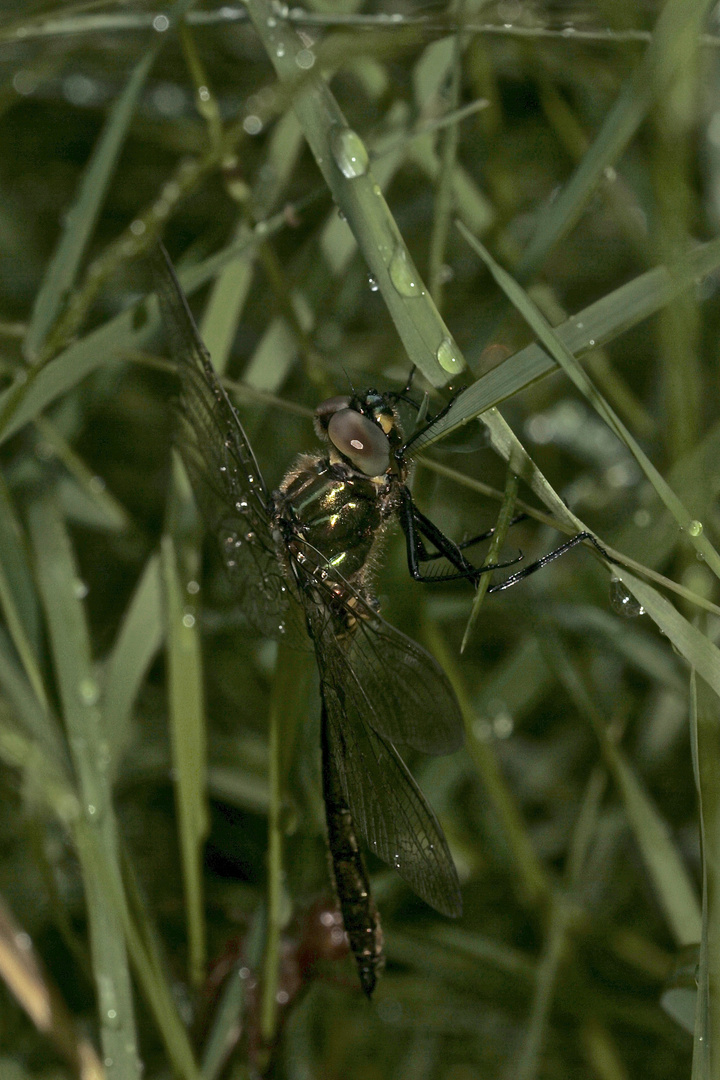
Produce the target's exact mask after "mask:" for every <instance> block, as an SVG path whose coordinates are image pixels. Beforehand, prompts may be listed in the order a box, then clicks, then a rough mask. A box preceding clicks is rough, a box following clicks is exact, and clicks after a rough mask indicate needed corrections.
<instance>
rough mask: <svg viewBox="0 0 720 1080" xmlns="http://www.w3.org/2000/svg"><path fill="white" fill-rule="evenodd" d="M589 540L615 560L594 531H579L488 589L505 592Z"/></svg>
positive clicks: (610, 559)
mask: <svg viewBox="0 0 720 1080" xmlns="http://www.w3.org/2000/svg"><path fill="white" fill-rule="evenodd" d="M585 540H589V541H590V543H591V544H592V545H593V547H594V548H595V549H596V550H597V551H599V552H600V554H601V555H602V556H603V558H605V559H608V560H609V561H610V562H615V560H614V559H613V558H612V557H611V556H610V555H609V554H608V552H607V551H606V550H605V548H604V547H603V546H602V544H600V543H599V542H598V541H597V540H596V539H595V537H594V536H593V534H592V533H590V532H579V533H577V534H576V535H575V536H571V537H570V539H569V540H566V541H565V543H564V544H561V545H560V547H557V548H555V550H554V551H549V552H548V554H547V555H543V557H542V558H541V559H538V560H537V562H534V563H531V564H530V565H529V566H526V567H524V568H523V569H522V570H518V572H517V573H516V574H511V575H510V577H508V578H505V580H504V581H500V582H498V584H497V585H491V586H490V588H489V589H488V592H489V593H496V592H503V590H504V589H511V588H512V586H513V585H517V583H518V582H519V581H523V580H524V579H525V578H526V577H530V575H531V574H534V573H536V572H537V571H538V570H542V568H543V567H544V566H547V565H548V563H551V562H554V560H555V559H559V558H560V556H561V555H564V554H565V552H566V551H570V550H571V549H572V548H574V547H577V545H578V544H581V543H583V541H585Z"/></svg>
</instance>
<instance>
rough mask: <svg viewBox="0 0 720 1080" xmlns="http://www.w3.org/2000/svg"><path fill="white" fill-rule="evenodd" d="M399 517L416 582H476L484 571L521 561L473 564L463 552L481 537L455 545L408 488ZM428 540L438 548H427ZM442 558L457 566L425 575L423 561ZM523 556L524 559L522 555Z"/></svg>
mask: <svg viewBox="0 0 720 1080" xmlns="http://www.w3.org/2000/svg"><path fill="white" fill-rule="evenodd" d="M399 518H400V525H401V526H402V530H403V532H404V533H405V545H406V549H407V560H408V569H409V571H410V575H411V577H413V578H414V579H415V581H423V582H427V581H457V580H458V579H461V578H466V579H467V580H469V581H472V582H473V583H474V582H476V581H477V580H478V578H479V577H480V576H481V575H482V574H489V573H490V572H491V571H492V570H502V569H504V568H505V567H507V566H514V565H515V564H516V563H517V562H519V559H511V560H510V561H509V562H506V563H492V564H490V565H488V566H473V564H472V563H470V562H468V560H467V559H466V558H465V556H464V555H463V553H462V549H463V548H465V547H469V546H470V545H471V544H473V543H477V542H478V541H479V540H480V539H481V538H480V537H473V538H472V540H469V541H467V540H466V541H464V543H463V544H456V543H455V541H454V540H451V539H450V537H448V536H446V535H445V533H444V532H442V530H441V529H439V528H438V527H437V525H435V523H434V522H432V521H431V520H430V519H429V518H427V517H425V515H424V514H423V513H421V512H420V511H419V510H418V508H417V507H416V506H415V504H414V502H413V500H412V495H411V494H410V492H409V491H407V489H406V490H405V493H404V496H403V501H402V504H401V506H400V509H399ZM423 538H424V539H423ZM425 540H428V541H429V542H430V543H431V544H433V545H434V546H435V548H437V551H428V549H427V547H426V546H425ZM440 558H444V559H447V561H448V562H449V563H450V565H451V566H453V567H454V568H455V569H454V570H453V571H452V572H450V573H446V574H423V572H422V569H421V564H422V563H427V562H433V561H434V560H436V559H440ZM520 558H522V555H521V556H520Z"/></svg>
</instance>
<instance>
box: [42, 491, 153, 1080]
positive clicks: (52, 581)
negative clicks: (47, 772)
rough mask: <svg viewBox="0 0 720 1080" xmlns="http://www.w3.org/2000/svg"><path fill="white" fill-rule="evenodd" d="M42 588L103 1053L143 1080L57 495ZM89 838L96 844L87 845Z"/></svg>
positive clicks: (88, 675)
mask: <svg viewBox="0 0 720 1080" xmlns="http://www.w3.org/2000/svg"><path fill="white" fill-rule="evenodd" d="M29 521H30V535H31V539H32V546H33V550H34V553H35V562H36V568H37V576H38V584H39V589H40V595H41V597H42V602H43V607H44V609H45V615H46V619H47V628H48V635H49V638H50V649H51V653H52V656H53V661H54V665H55V671H56V675H57V681H58V686H59V690H60V699H61V702H62V709H63V717H64V721H65V727H66V730H67V733H68V739H69V744H70V753H71V757H72V760H73V764H74V767H75V773H76V775H77V781H78V788H79V795H80V800H81V804H82V806H83V812H84V819H83V829H81V830H79V831H78V830H76V838H77V839H78V844H79V847H78V855H79V858H80V864H81V869H82V875H83V883H84V886H85V900H86V907H87V915H88V921H89V925H90V938H91V943H92V964H93V975H94V979H95V986H96V990H97V998H98V1011H99V1023H100V1032H101V1041H102V1047H103V1054H104V1055H105V1056H106V1057H108V1058H110V1059H111V1060H112V1061H113V1062H114V1063H115V1069H116V1071H117V1074H118V1076H121V1077H122V1078H123V1080H140V1076H141V1069H140V1062H139V1058H138V1051H137V1034H136V1030H135V1017H134V1010H133V998H132V987H131V981H130V971H129V967H128V958H127V952H126V947H125V936H124V933H123V927H122V921H121V919H120V917H119V914H118V912H117V910H116V908H115V907H114V906H113V905H112V904H111V903H109V902H108V897H107V895H106V892H105V889H104V888H103V883H102V880H101V878H100V876H99V875H98V866H97V861H96V859H95V857H94V854H93V853H92V851H91V848H92V846H94V845H96V846H97V850H98V851H100V852H101V853H102V858H103V861H104V862H105V863H106V865H107V867H108V872H109V873H110V874H112V876H113V878H114V879H115V880H116V881H117V883H118V889H120V888H121V887H120V884H119V883H120V867H119V863H118V848H117V825H116V821H115V813H114V810H113V805H112V798H111V790H110V783H109V778H108V772H107V767H108V764H109V754H108V746H107V741H106V739H105V735H104V728H103V717H102V713H101V709H100V700H99V699H100V690H99V687H98V684H97V681H96V679H95V671H94V667H93V659H92V656H91V653H90V639H89V633H88V626H87V622H86V619H85V613H84V609H83V605H82V601H81V599H80V598H79V597H78V593H77V588H76V583H77V581H78V572H77V567H76V565H75V559H74V555H73V551H72V548H71V545H70V539H69V537H68V534H67V532H66V529H65V525H64V522H63V520H62V518H61V516H60V513H59V510H58V507H57V504H56V503H55V502H54V500H53V499H52V497H49V496H48V497H42V498H38V499H36V500H35V501H34V502H33V503H32V505H31V507H30V512H29ZM82 837H85V838H92V842H91V843H90V844H87V843H85V842H84V840H83V839H82Z"/></svg>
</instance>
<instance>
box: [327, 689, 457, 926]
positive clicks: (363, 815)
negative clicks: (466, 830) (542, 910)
mask: <svg viewBox="0 0 720 1080" xmlns="http://www.w3.org/2000/svg"><path fill="white" fill-rule="evenodd" d="M321 692H322V695H323V701H324V704H325V710H326V715H327V721H328V738H329V743H330V753H331V755H332V759H333V762H334V764H335V769H336V772H337V776H338V779H339V782H340V785H341V788H342V790H343V793H344V796H345V798H346V800H347V805H348V807H349V809H350V812H351V814H352V816H353V819H354V821H355V825H356V827H357V829H358V831H359V832H360V833H361V834H362V835H363V836H364V837H365V840H366V841H367V843H368V846H369V847H370V850H371V851H373V852H375V854H377V855H379V856H380V858H381V859H383V860H384V861H385V862H386V863H388V864H389V865H390V866H393V867H394V868H395V869H396V870H397V872H398V873H399V874H400V876H401V877H402V878H403V880H404V881H406V882H407V883H408V885H409V886H410V888H411V889H412V890H413V892H415V893H417V895H418V896H420V897H421V898H422V899H423V900H424V901H425V902H426V903H428V904H430V906H431V907H433V908H435V910H436V911H439V912H440V913H441V914H443V915H450V916H457V915H460V914H461V912H462V898H461V896H460V882H459V881H458V876H457V871H456V869H455V864H454V863H453V860H452V856H451V854H450V851H449V849H448V846H447V841H446V839H445V836H444V834H443V831H442V829H441V828H440V825H439V824H438V820H437V818H436V817H435V814H434V813H433V811H432V810H431V808H430V806H429V805H428V803H427V801H426V799H425V797H424V795H423V793H422V792H421V791H420V788H419V787H418V786H417V784H416V783H415V781H414V780H413V778H412V776H411V775H410V773H409V772H408V769H407V767H406V766H405V764H404V762H403V761H402V759H401V758H400V755H399V754H398V752H397V750H396V749H395V747H394V746H393V745H392V743H391V742H388V741H386V740H385V739H383V738H382V736H380V735H378V734H377V732H375V731H373V729H372V728H371V727H369V726H368V724H367V723H365V722H364V719H363V717H362V716H360V715H358V714H357V712H356V711H355V709H354V707H353V705H352V703H350V704H349V703H348V702H347V701H346V700H345V698H344V695H343V688H342V685H338V683H337V682H335V681H334V680H332V679H328V678H327V673H326V672H325V671H323V672H322V681H321Z"/></svg>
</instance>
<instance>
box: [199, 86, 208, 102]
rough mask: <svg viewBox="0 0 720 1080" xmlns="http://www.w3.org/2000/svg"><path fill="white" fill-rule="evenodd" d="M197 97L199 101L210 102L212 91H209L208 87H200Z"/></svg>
mask: <svg viewBox="0 0 720 1080" xmlns="http://www.w3.org/2000/svg"><path fill="white" fill-rule="evenodd" d="M197 96H198V99H199V100H200V101H202V102H206V101H209V100H210V91H209V90H208V88H207V86H198V90H197Z"/></svg>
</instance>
